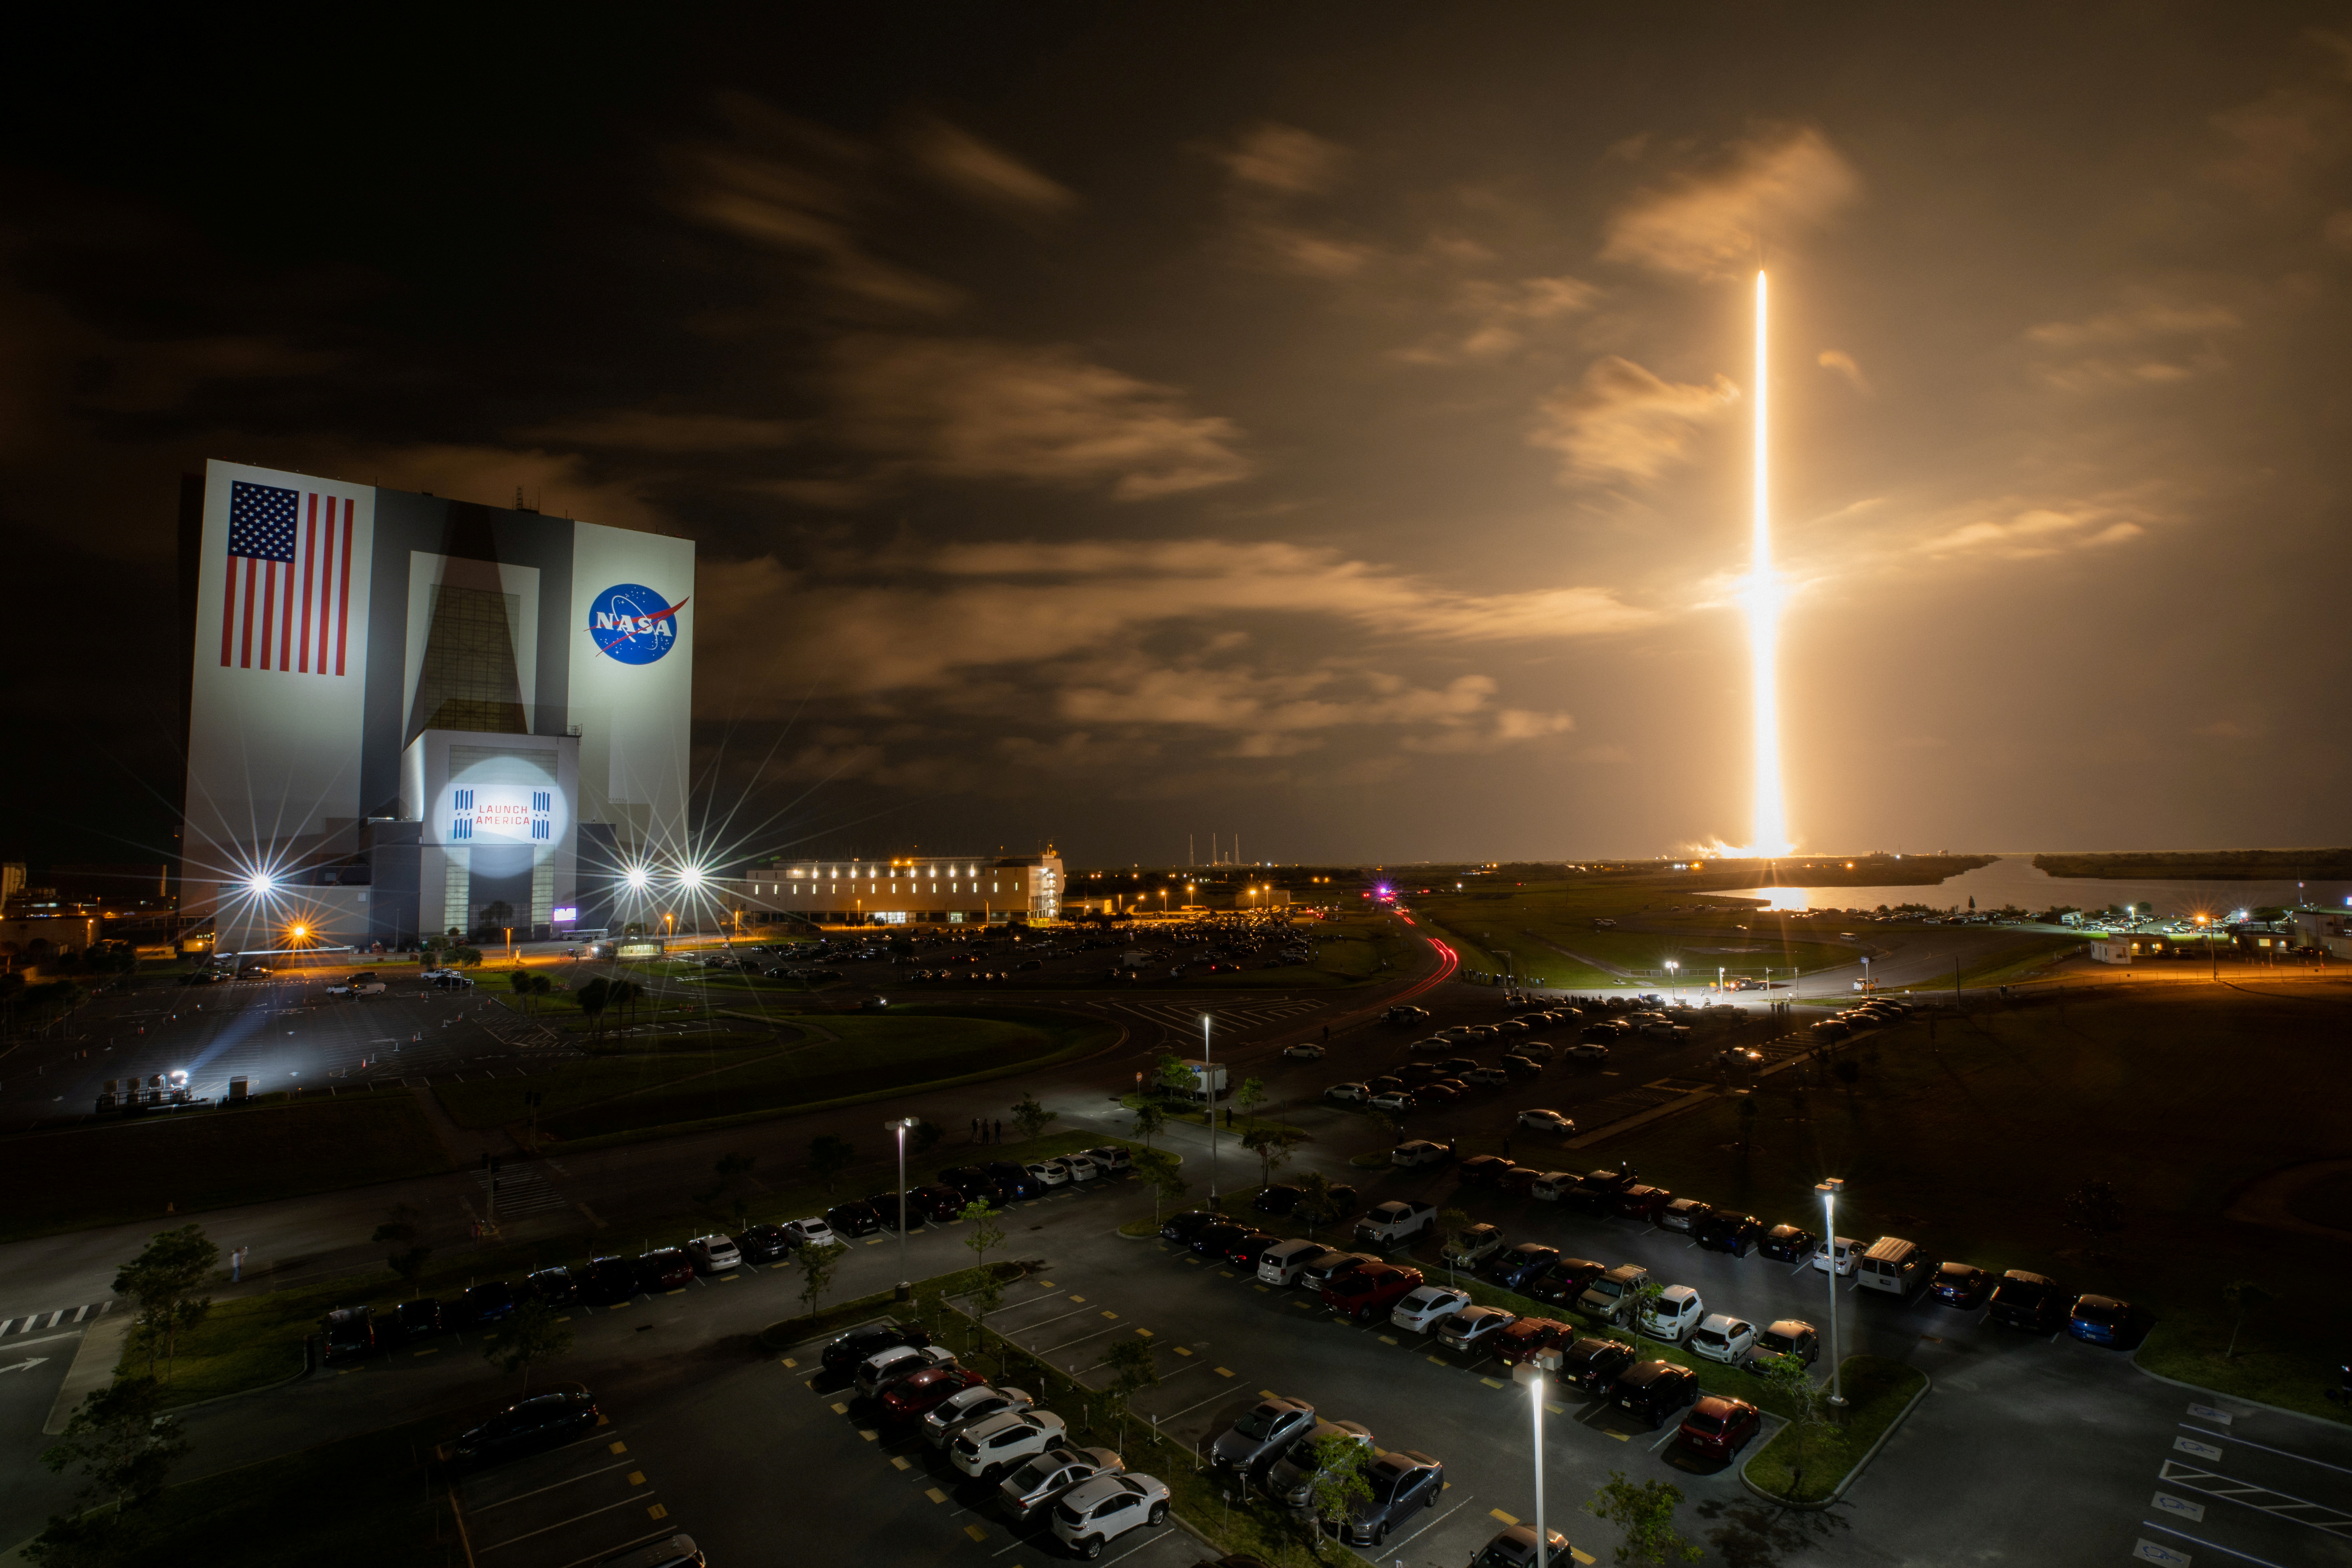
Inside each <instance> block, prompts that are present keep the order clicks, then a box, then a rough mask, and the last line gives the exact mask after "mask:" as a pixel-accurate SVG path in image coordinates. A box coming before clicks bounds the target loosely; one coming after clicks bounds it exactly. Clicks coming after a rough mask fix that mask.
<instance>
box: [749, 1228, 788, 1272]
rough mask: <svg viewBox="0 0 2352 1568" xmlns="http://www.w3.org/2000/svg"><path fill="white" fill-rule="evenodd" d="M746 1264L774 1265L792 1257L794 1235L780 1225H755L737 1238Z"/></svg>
mask: <svg viewBox="0 0 2352 1568" xmlns="http://www.w3.org/2000/svg"><path fill="white" fill-rule="evenodd" d="M735 1249H736V1250H737V1251H739V1252H740V1253H741V1254H742V1255H743V1261H744V1262H746V1263H774V1262H776V1261H778V1260H780V1259H782V1258H789V1257H791V1256H792V1251H793V1237H792V1233H791V1232H789V1231H787V1230H785V1229H784V1227H783V1226H780V1225H755V1226H749V1227H747V1228H746V1229H745V1230H744V1232H743V1234H742V1235H740V1236H739V1237H736V1238H735Z"/></svg>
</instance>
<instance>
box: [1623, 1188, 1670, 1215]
mask: <svg viewBox="0 0 2352 1568" xmlns="http://www.w3.org/2000/svg"><path fill="white" fill-rule="evenodd" d="M1674 1196H1675V1194H1672V1193H1670V1192H1668V1191H1666V1189H1665V1188H1664V1187H1641V1186H1635V1187H1628V1188H1626V1189H1625V1190H1624V1191H1623V1192H1622V1193H1619V1194H1617V1197H1616V1201H1615V1202H1614V1203H1613V1204H1612V1205H1611V1206H1612V1207H1613V1208H1614V1209H1615V1210H1616V1211H1617V1212H1618V1214H1620V1215H1622V1216H1623V1217H1625V1218H1627V1219H1646V1220H1655V1219H1656V1218H1657V1217H1658V1211H1659V1210H1660V1209H1662V1208H1664V1207H1665V1206H1666V1205H1668V1204H1669V1203H1671V1202H1673V1201H1674Z"/></svg>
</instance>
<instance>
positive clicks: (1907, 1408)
mask: <svg viewBox="0 0 2352 1568" xmlns="http://www.w3.org/2000/svg"><path fill="white" fill-rule="evenodd" d="M1911 1370H1912V1371H1914V1372H1919V1369H1918V1368H1917V1367H1916V1366H1915V1367H1913V1368H1912V1369H1911ZM1935 1386H1936V1380H1935V1379H1934V1378H1932V1377H1929V1376H1928V1375H1927V1373H1924V1372H1920V1373H1919V1391H1918V1392H1917V1393H1916V1394H1913V1395H1912V1396H1911V1401H1910V1403H1909V1404H1907V1405H1904V1407H1903V1408H1902V1409H1901V1410H1899V1411H1897V1412H1896V1413H1895V1419H1894V1420H1892V1421H1889V1422H1888V1423H1887V1424H1886V1430H1885V1431H1884V1432H1881V1433H1880V1434H1879V1435H1878V1441H1877V1442H1875V1443H1873V1444H1872V1445H1871V1446H1870V1448H1869V1450H1868V1451H1867V1452H1866V1453H1864V1455H1863V1456H1862V1458H1859V1459H1856V1460H1855V1461H1854V1462H1853V1468H1851V1469H1849V1470H1847V1471H1846V1473H1845V1479H1843V1480H1841V1481H1839V1482H1838V1484H1837V1489H1836V1490H1835V1491H1833V1492H1832V1493H1830V1495H1829V1496H1827V1497H1825V1498H1823V1499H1822V1500H1821V1501H1819V1502H1792V1501H1790V1500H1789V1499H1787V1498H1784V1497H1780V1496H1777V1495H1776V1494H1774V1493H1771V1492H1768V1491H1766V1490H1765V1489H1763V1488H1762V1487H1759V1486H1758V1485H1757V1484H1756V1483H1755V1482H1754V1481H1751V1480H1749V1479H1748V1467H1747V1466H1746V1465H1744V1464H1743V1465H1741V1466H1740V1467H1739V1484H1740V1485H1741V1486H1743V1487H1745V1488H1747V1489H1748V1492H1749V1494H1750V1495H1751V1496H1754V1497H1756V1498H1759V1499H1760V1500H1763V1501H1765V1502H1769V1503H1770V1504H1771V1505H1772V1506H1773V1507H1775V1508H1792V1509H1795V1510H1798V1511H1799V1512H1801V1513H1822V1512H1825V1511H1827V1510H1830V1509H1832V1508H1835V1507H1836V1506H1837V1505H1838V1503H1839V1502H1840V1501H1841V1500H1843V1498H1844V1497H1845V1492H1846V1489H1847V1488H1848V1487H1850V1486H1852V1485H1853V1483H1854V1482H1856V1481H1858V1480H1860V1479H1862V1472H1863V1471H1864V1470H1866V1469H1868V1468H1870V1461H1871V1460H1873V1459H1874V1458H1878V1450H1879V1449H1881V1448H1884V1447H1886V1440H1887V1439H1888V1438H1889V1437H1892V1436H1895V1433H1897V1432H1899V1431H1901V1430H1902V1429H1903V1423H1905V1422H1906V1421H1908V1420H1909V1419H1911V1412H1912V1411H1913V1410H1915V1409H1916V1408H1917V1407H1918V1405H1919V1402H1920V1401H1921V1400H1923V1399H1925V1398H1927V1394H1928V1393H1929V1392H1930V1391H1931V1390H1932V1389H1934V1388H1935Z"/></svg>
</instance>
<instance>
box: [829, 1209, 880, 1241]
mask: <svg viewBox="0 0 2352 1568" xmlns="http://www.w3.org/2000/svg"><path fill="white" fill-rule="evenodd" d="M824 1223H825V1224H827V1225H829V1226H833V1228H834V1233H835V1235H837V1236H847V1237H860V1236H872V1235H873V1234H874V1233H875V1232H876V1231H877V1230H880V1229H881V1228H882V1216H881V1215H878V1214H876V1213H875V1212H874V1209H873V1206H872V1205H869V1204H862V1203H857V1202H855V1201H852V1202H850V1203H845V1204H835V1205H833V1206H832V1207H831V1208H829V1209H827V1210H825V1211H824Z"/></svg>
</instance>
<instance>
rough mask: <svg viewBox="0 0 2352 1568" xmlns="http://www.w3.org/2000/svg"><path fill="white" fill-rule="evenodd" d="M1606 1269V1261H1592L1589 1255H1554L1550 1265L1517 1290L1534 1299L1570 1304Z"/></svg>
mask: <svg viewBox="0 0 2352 1568" xmlns="http://www.w3.org/2000/svg"><path fill="white" fill-rule="evenodd" d="M1608 1272H1609V1266H1608V1265H1607V1264H1605V1263H1595V1262H1594V1261H1593V1260H1592V1259H1591V1258H1555V1259H1554V1260H1553V1262H1552V1265H1551V1267H1550V1268H1547V1269H1545V1270H1544V1271H1543V1272H1542V1273H1541V1274H1538V1275H1537V1276H1536V1277H1535V1278H1534V1279H1530V1280H1528V1282H1527V1283H1526V1284H1525V1285H1522V1286H1520V1287H1519V1293H1520V1294H1521V1295H1523V1296H1532V1297H1534V1298H1535V1299H1536V1300H1538V1301H1550V1302H1554V1303H1556V1304H1558V1305H1560V1306H1564V1307H1565V1306H1573V1305H1575V1303H1576V1300H1577V1298H1579V1297H1580V1296H1582V1295H1583V1294H1584V1292H1585V1291H1586V1290H1587V1289H1591V1285H1592V1282H1593V1281H1594V1280H1595V1279H1600V1278H1601V1276H1602V1275H1603V1274H1606V1273H1608Z"/></svg>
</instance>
